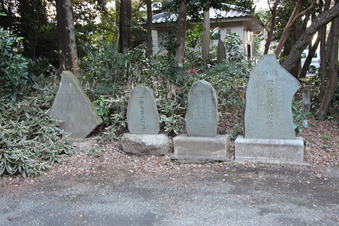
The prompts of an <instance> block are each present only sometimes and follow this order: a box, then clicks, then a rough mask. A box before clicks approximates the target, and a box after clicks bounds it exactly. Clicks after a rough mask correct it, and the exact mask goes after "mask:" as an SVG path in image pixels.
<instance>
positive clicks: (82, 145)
mask: <svg viewBox="0 0 339 226" xmlns="http://www.w3.org/2000/svg"><path fill="white" fill-rule="evenodd" d="M69 140H70V141H71V142H72V144H73V146H74V147H75V150H76V151H77V152H84V153H90V152H95V151H98V150H99V145H98V140H97V139H96V138H85V139H75V138H69Z"/></svg>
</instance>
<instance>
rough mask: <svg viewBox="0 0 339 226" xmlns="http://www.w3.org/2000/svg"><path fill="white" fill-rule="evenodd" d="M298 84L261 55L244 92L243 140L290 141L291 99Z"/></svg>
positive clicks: (291, 129) (293, 133)
mask: <svg viewBox="0 0 339 226" xmlns="http://www.w3.org/2000/svg"><path fill="white" fill-rule="evenodd" d="M299 88H300V83H299V82H298V80H297V79H296V78H294V77H293V76H292V75H291V74H290V73H288V72H287V71H286V70H285V69H284V68H283V67H282V66H281V65H280V64H279V63H278V62H277V60H276V57H275V55H274V54H271V55H264V56H263V57H262V58H261V60H260V61H259V63H258V64H257V65H256V66H255V67H254V68H253V69H252V71H251V73H250V79H249V82H248V86H247V91H246V111H245V138H259V139H294V138H295V132H294V127H293V119H292V110H291V105H292V99H293V96H294V94H295V93H296V92H297V90H298V89H299Z"/></svg>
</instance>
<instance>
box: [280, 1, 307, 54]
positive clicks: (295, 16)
mask: <svg viewBox="0 0 339 226" xmlns="http://www.w3.org/2000/svg"><path fill="white" fill-rule="evenodd" d="M303 4H304V0H298V2H297V3H296V5H295V7H294V10H293V12H292V15H291V17H290V19H289V20H288V22H287V24H286V26H285V28H284V31H283V33H282V35H281V37H280V40H279V43H278V46H277V48H276V49H275V51H274V53H275V55H276V56H277V58H278V56H279V54H280V52H281V50H282V48H283V46H284V45H285V43H286V41H287V39H288V36H289V35H290V32H291V29H292V27H293V24H294V22H295V21H296V20H297V19H298V18H299V12H300V11H301V8H302V5H303Z"/></svg>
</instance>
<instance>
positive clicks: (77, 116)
mask: <svg viewBox="0 0 339 226" xmlns="http://www.w3.org/2000/svg"><path fill="white" fill-rule="evenodd" d="M49 117H50V118H52V119H56V120H58V121H59V127H60V128H62V129H64V131H65V132H67V133H70V137H71V138H85V137H87V136H88V135H89V134H90V133H91V132H92V131H93V130H94V129H95V128H96V127H97V126H98V125H99V124H101V123H102V119H101V118H100V116H98V114H97V111H96V109H95V107H94V105H93V104H92V102H91V101H90V100H89V98H88V97H87V95H86V94H85V92H84V90H83V89H82V87H81V84H80V82H79V80H78V79H77V78H76V77H75V76H74V75H73V74H72V72H70V71H64V72H62V75H61V82H60V86H59V89H58V92H57V94H56V97H55V99H54V102H53V105H52V108H51V110H50V112H49Z"/></svg>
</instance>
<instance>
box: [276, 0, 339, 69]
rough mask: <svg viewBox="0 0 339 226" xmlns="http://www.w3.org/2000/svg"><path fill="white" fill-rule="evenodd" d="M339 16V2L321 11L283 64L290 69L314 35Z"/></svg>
mask: <svg viewBox="0 0 339 226" xmlns="http://www.w3.org/2000/svg"><path fill="white" fill-rule="evenodd" d="M338 16H339V4H336V5H335V6H333V7H332V8H330V9H329V10H327V11H325V12H323V13H321V14H320V15H319V16H318V17H317V18H316V19H315V20H314V21H313V22H312V24H311V25H310V26H309V27H308V28H307V29H306V30H305V32H304V33H303V34H302V35H301V37H300V39H299V40H298V41H297V42H296V43H295V45H294V47H293V49H292V51H291V53H290V54H289V55H288V56H287V58H286V59H285V60H284V62H283V63H282V66H283V67H284V68H285V69H286V70H287V71H290V70H291V68H293V67H294V66H295V65H296V64H297V63H298V59H299V58H300V55H301V53H302V51H303V50H304V49H305V48H306V47H307V45H308V44H309V43H310V40H311V39H312V37H313V35H314V34H315V33H316V32H317V31H318V30H319V29H320V28H321V27H323V26H325V25H326V24H327V23H329V22H330V21H332V20H333V19H335V18H336V17H338Z"/></svg>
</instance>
